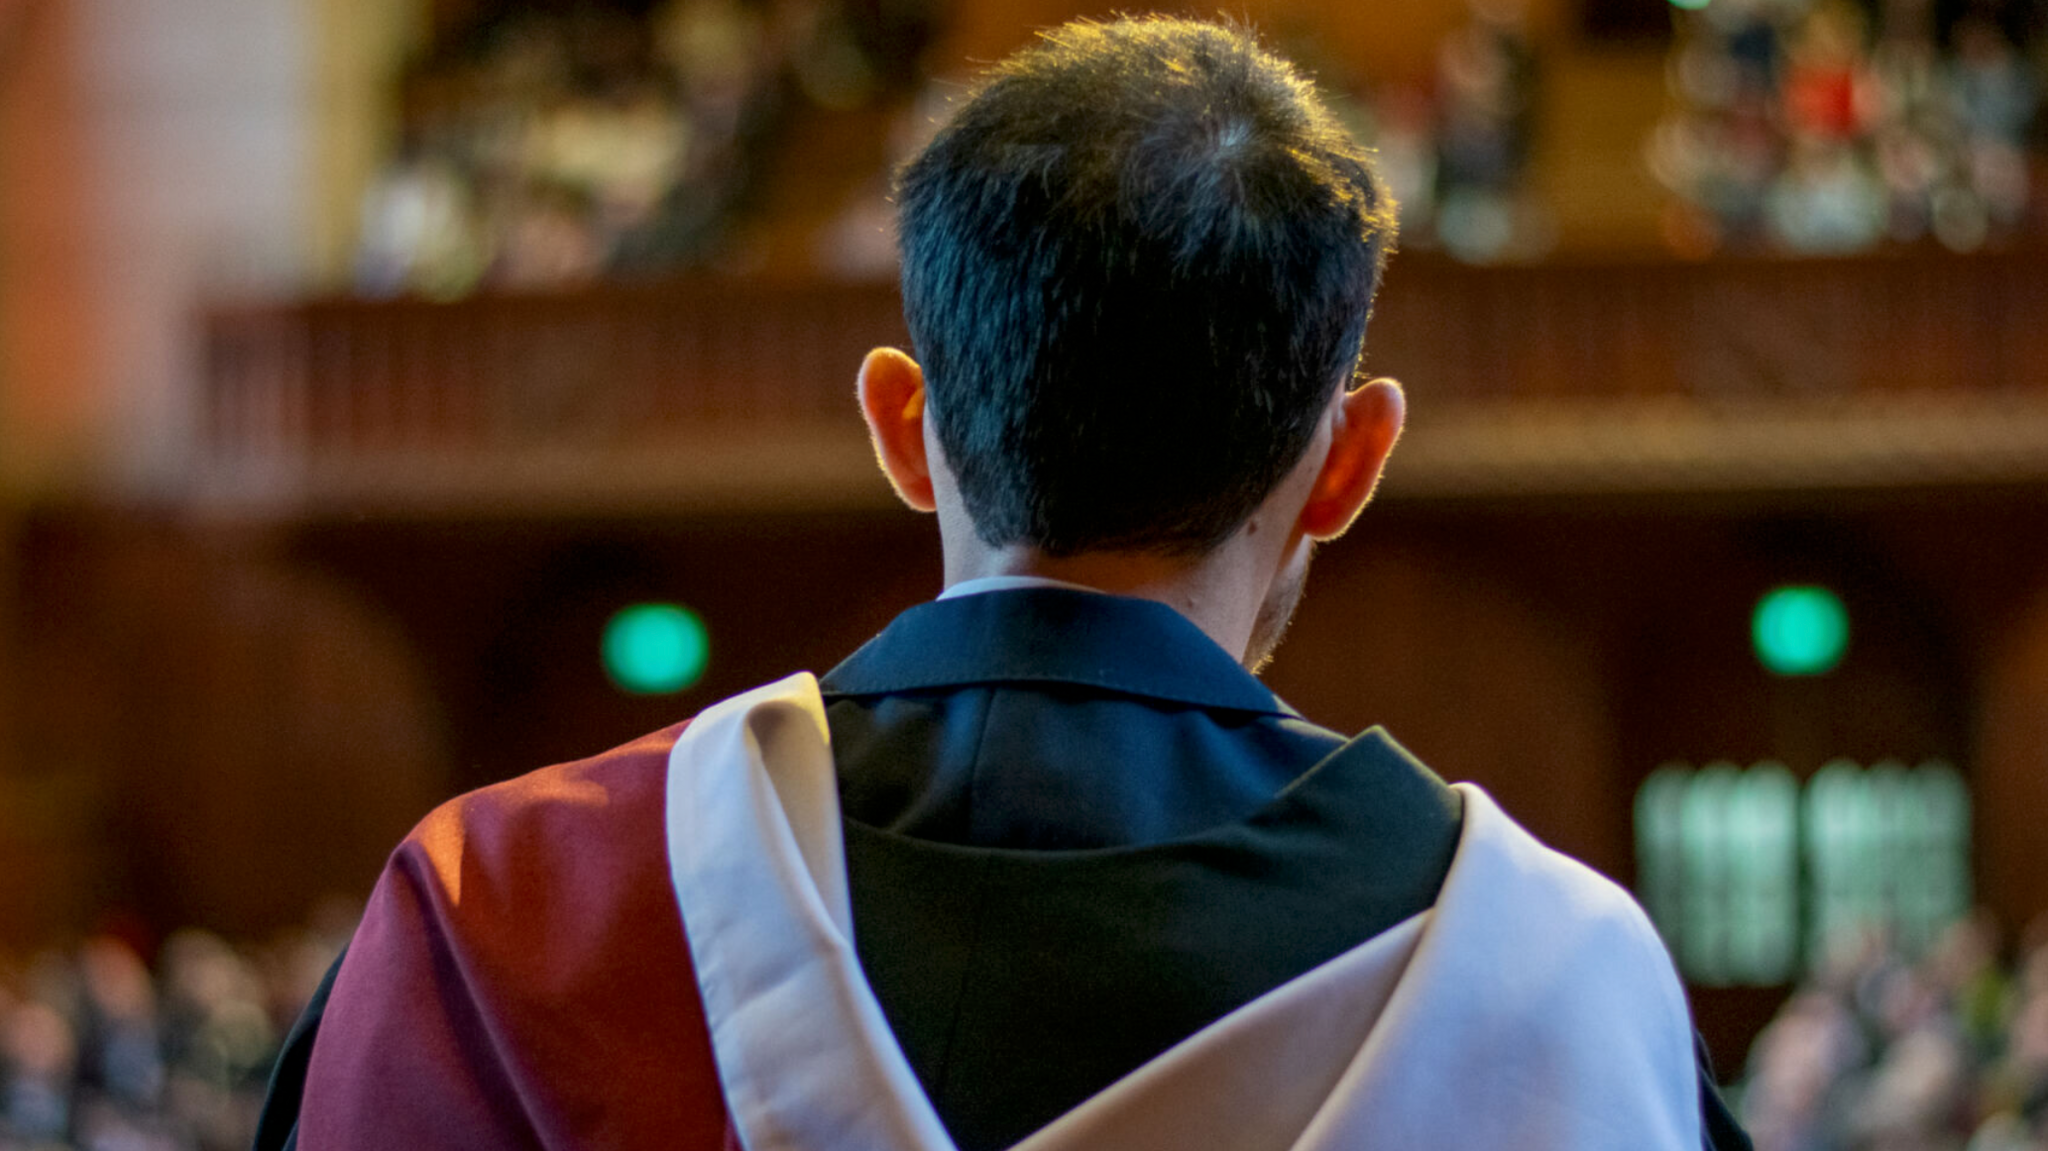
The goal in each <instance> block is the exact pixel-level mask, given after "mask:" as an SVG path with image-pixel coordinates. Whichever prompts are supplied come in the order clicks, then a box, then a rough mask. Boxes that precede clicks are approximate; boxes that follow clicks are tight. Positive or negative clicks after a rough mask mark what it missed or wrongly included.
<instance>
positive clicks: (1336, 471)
mask: <svg viewBox="0 0 2048 1151" xmlns="http://www.w3.org/2000/svg"><path fill="white" fill-rule="evenodd" d="M1331 407H1332V409H1333V411H1332V412H1331V416H1330V450H1329V452H1328V454H1326V455H1325V456H1324V457H1323V466H1322V468H1321V469H1320V470H1319V471H1317V473H1316V480H1315V486H1314V487H1313V488H1311V489H1310V490H1309V497H1308V502H1307V503H1306V504H1304V505H1302V509H1301V518H1300V520H1299V521H1298V522H1299V524H1300V527H1301V531H1302V534H1304V535H1306V536H1308V537H1309V538H1310V539H1313V540H1319V541H1320V540H1333V539H1336V538H1337V537H1338V536H1341V535H1343V534H1344V532H1345V530H1346V529H1348V528H1350V526H1351V521H1352V520H1355V519H1357V518H1358V513H1359V512H1361V511H1364V510H1365V505H1366V504H1367V503H1369V502H1371V500H1372V493H1373V489H1374V488H1375V487H1377V486H1378V485H1379V482H1380V471H1381V470H1382V469H1383V468H1385V467H1386V463H1387V455H1388V453H1390V452H1392V451H1393V450H1394V441H1395V440H1398V439H1400V438H1401V422H1402V420H1403V419H1405V418H1406V416H1407V410H1408V405H1407V400H1406V398H1405V397H1404V396H1402V394H1401V385H1400V384H1399V383H1396V382H1395V381H1393V380H1390V379H1378V380H1372V381H1369V382H1367V383H1364V384H1361V385H1360V386H1358V387H1356V388H1353V389H1351V390H1350V391H1348V392H1344V393H1343V394H1341V395H1339V396H1338V397H1337V398H1336V399H1335V400H1334V401H1333V402H1332V404H1331Z"/></svg>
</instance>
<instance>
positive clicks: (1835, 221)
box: [1649, 0, 2048, 255]
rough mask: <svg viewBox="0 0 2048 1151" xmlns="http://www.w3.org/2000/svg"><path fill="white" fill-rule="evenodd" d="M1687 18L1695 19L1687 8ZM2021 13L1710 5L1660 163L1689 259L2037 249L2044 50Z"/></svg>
mask: <svg viewBox="0 0 2048 1151" xmlns="http://www.w3.org/2000/svg"><path fill="white" fill-rule="evenodd" d="M1685 7H1694V5H1692V4H1686V5H1685ZM2018 8H2019V6H2011V5H2008V6H2002V7H1997V8H1990V7H1984V6H1982V5H1970V6H1964V7H1960V9H1959V10H1957V9H1958V6H1955V5H1945V4H1937V3H1936V0H1879V3H1877V4H1876V5H1875V8H1874V12H1875V15H1874V16H1873V15H1872V11H1873V9H1872V8H1871V7H1867V6H1865V5H1863V4H1858V3H1854V2H1852V0H1711V2H1709V3H1702V4H1700V5H1698V6H1697V10H1696V11H1692V12H1689V13H1684V14H1682V16H1681V18H1680V25H1681V29H1680V42H1679V45H1678V47H1677V49H1676V51H1675V52H1674V54H1673V56H1672V59H1671V65H1670V86H1671V91H1672V93H1673V108H1672V110H1671V111H1670V113H1669V114H1668V115H1667V116H1666V117H1665V118H1664V120H1663V122H1662V123H1661V124H1660V126H1659V127H1658V129H1657V131H1656V133H1655V135H1654V137H1653V140H1652V142H1651V144H1650V148H1649V157H1650V164H1651V167H1652V170H1653V171H1654V173H1655V174H1656V176H1657V177H1658V179H1659V180H1661V181H1662V182H1663V183H1664V185H1665V186H1666V187H1668V188H1669V189H1670V190H1671V191H1672V192H1673V193H1674V194H1675V196H1676V203H1675V204H1674V205H1673V209H1672V211H1671V214H1670V216H1669V218H1668V220H1667V226H1666V235H1667V239H1668V240H1669V241H1670V242H1671V243H1672V245H1673V246H1674V247H1676V248H1678V249H1679V250H1681V251H1687V252H1690V253H1692V254H1697V255H1705V254H1708V253H1711V252H1714V251H1720V250H1736V251H1757V250H1789V251H1797V252H1822V253H1827V252H1854V251H1861V250H1864V249H1868V248H1871V247H1874V246H1876V245H1879V244H1885V243H1892V244H1910V243H1914V242H1919V241H1923V240H1928V239H1931V240H1932V241H1935V242H1938V243H1940V244H1942V245H1944V246H1946V247H1948V248H1950V249H1953V250H1956V251H1971V250H1975V249H1978V248H1982V247H1985V246H1987V245H1994V244H1997V243H2000V242H2004V241H2009V240H2012V239H2014V238H2016V237H2018V236H2021V235H2023V234H2038V233H2039V232H2040V231H2041V230H2042V227H2043V221H2042V220H2041V219H2040V211H2041V209H2040V202H2039V197H2038V196H2037V195H2036V193H2035V185H2036V184H2037V183H2038V182H2039V179H2040V177H2041V168H2042V166H2043V149H2042V140H2041V133H2042V129H2043V128H2044V125H2043V124H2042V122H2041V117H2040V116H2039V115H2038V113H2039V109H2040V104H2041V75H2042V72H2043V64H2044V63H2048V36H2043V35H2041V33H2040V30H2039V29H2038V28H2032V27H2029V26H2028V24H2027V22H2026V21H2025V20H2024V19H2022V15H2023V13H2022V14H2020V15H2014V14H2011V13H2009V11H2008V10H2009V9H2010V10H2013V11H2017V10H2018Z"/></svg>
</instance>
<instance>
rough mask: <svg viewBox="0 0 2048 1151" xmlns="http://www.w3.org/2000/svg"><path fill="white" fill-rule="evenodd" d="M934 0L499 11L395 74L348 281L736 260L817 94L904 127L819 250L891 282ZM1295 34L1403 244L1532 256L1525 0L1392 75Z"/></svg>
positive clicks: (1538, 232)
mask: <svg viewBox="0 0 2048 1151" xmlns="http://www.w3.org/2000/svg"><path fill="white" fill-rule="evenodd" d="M941 7H942V5H941V4H940V3H939V2H938V0H662V2H658V3H654V2H649V0H606V2H604V3H593V4H585V5H574V6H567V5H545V4H531V5H522V4H509V5H499V6H494V7H492V8H490V9H489V11H490V12H491V13H492V14H491V15H490V16H489V17H488V18H485V19H481V20H479V21H478V22H476V23H475V24H474V25H473V26H471V27H468V28H465V29H462V30H459V31H458V32H456V33H455V34H452V35H450V36H448V37H446V38H445V41H446V42H445V43H441V44H437V45H436V46H435V47H434V49H433V50H432V51H431V52H430V53H429V54H428V55H426V56H425V57H424V58H422V59H420V60H419V61H417V62H416V63H415V64H413V65H412V66H411V67H410V68H409V69H408V70H407V73H406V75H405V76H404V77H403V79H402V82H401V85H400V88H401V91H400V121H401V124H400V134H399V145H398V147H397V149H396V152H395V154H394V155H393V156H392V158H391V159H390V161H389V163H388V164H387V165H386V167H385V170H384V172H383V174H382V175H381V177H380V178H379V179H378V180H377V181H376V183H375V184H374V186H373V187H372V188H371V190H370V192H369V195H368V196H367V197H366V200H365V203H364V206H363V212H362V221H361V228H360V237H359V243H358V258H357V266H356V274H355V281H356V288H357V290H359V291H361V292H364V293H366V294H369V295H392V294H401V293H403V294H414V295H421V296H426V297H430V298H446V297H453V296H460V295H463V294H466V293H469V292H471V291H475V290H479V289H490V288H499V289H505V288H510V289H517V288H527V287H539V286H552V285H565V284H575V283H578V282H583V281H588V280H592V279H596V278H599V277H606V276H630V275H633V274H635V273H639V272H662V271H674V270H683V269H690V268H695V267H703V266H707V265H713V266H727V265H739V266H744V264H745V253H744V251H742V250H740V249H739V248H738V247H737V246H736V244H735V242H734V241H735V232H736V229H737V226H738V225H739V224H740V223H741V221H742V220H743V219H744V218H745V217H746V215H747V213H748V212H749V210H750V209H752V208H755V207H757V206H758V205H759V202H760V200H761V195H762V192H763V179H764V172H765V170H766V169H767V167H768V162H769V161H770V160H771V159H772V156H773V154H774V152H775V149H776V147H777V145H778V144H779V143H780V142H781V141H782V140H783V139H784V138H785V133H786V131H787V129H788V128H789V126H790V124H791V122H792V121H793V119H794V118H795V117H797V116H800V115H802V114H804V113H805V112H806V110H810V111H816V110H820V109H822V110H826V111H847V110H857V109H863V108H873V109H880V110H882V111H884V112H885V113H886V115H885V119H886V120H887V121H888V123H889V124H890V125H891V127H890V128H889V129H888V135H887V140H886V154H887V159H888V163H885V164H882V165H878V166H877V170H875V171H874V172H873V173H871V174H870V179H868V181H867V182H866V184H865V185H864V186H862V187H861V188H859V189H857V191H856V193H855V194H854V195H853V196H852V197H851V198H850V199H849V200H848V201H847V202H846V203H845V204H844V205H843V206H842V207H841V208H839V209H837V211H838V219H837V222H836V223H835V224H834V225H832V226H831V227H829V228H827V229H826V232H825V234H824V235H823V236H821V237H820V238H819V240H818V244H817V251H816V253H815V254H816V260H815V263H816V265H817V267H818V268H819V269H820V270H823V271H826V272H831V273H837V274H843V275H852V276H876V275H880V276H886V275H888V274H891V273H893V271H894V267H895V263H894V261H895V252H894V248H893V237H892V235H891V232H890V229H891V220H890V215H891V213H890V210H889V207H888V202H887V196H888V179H889V171H888V169H889V168H890V167H892V166H893V164H894V163H895V162H898V161H900V160H902V159H904V158H906V157H907V156H909V155H910V154H911V153H912V152H913V151H914V150H915V149H917V148H918V147H920V146H922V144H923V143H924V142H925V141H926V140H928V139H929V138H930V136H931V134H932V133H933V132H934V131H936V128H937V125H938V124H939V123H940V122H941V121H942V120H943V119H944V118H945V116H946V114H947V109H948V106H949V103H950V100H951V97H952V96H953V95H954V94H956V93H957V92H958V90H959V82H958V81H957V80H955V79H948V78H942V77H935V76H933V75H931V74H930V73H929V72H928V71H926V69H925V68H924V54H925V49H926V47H927V46H928V45H929V43H930V42H931V40H932V39H933V37H934V35H935V32H936V29H937V19H938V17H937V13H938V11H939V9H940V8H941ZM1285 39H1286V38H1285V37H1283V40H1285ZM1282 47H1283V49H1284V50H1285V51H1287V52H1288V53H1289V54H1290V55H1292V56H1294V57H1295V58H1296V59H1299V60H1301V61H1303V62H1305V63H1307V64H1309V65H1310V66H1311V67H1312V69H1313V70H1314V71H1316V72H1317V73H1318V74H1319V75H1321V76H1322V78H1323V79H1324V80H1325V81H1326V82H1327V83H1328V86H1329V87H1330V88H1332V89H1333V90H1334V91H1335V92H1336V94H1337V96H1338V102H1339V104H1340V107H1341V110H1342V111H1343V113H1344V114H1345V115H1347V116H1349V117H1350V118H1351V119H1352V120H1353V121H1354V124H1353V126H1354V128H1355V129H1356V130H1357V131H1358V132H1359V134H1360V135H1361V136H1362V137H1363V138H1364V139H1366V140H1367V141H1369V142H1372V143H1374V144H1376V146H1377V147H1378V148H1379V150H1380V152H1381V156H1382V160H1383V167H1384V168H1385V171H1386V174H1387V176H1388V179H1389V182H1390V183H1391V184H1392V185H1393V188H1394V191H1395V194H1396V197H1397V198H1398V199H1399V200H1400V201H1401V203H1402V206H1403V229H1404V242H1405V243H1408V244H1409V245H1410V246H1416V247H1431V246H1438V245H1441V246H1442V247H1444V248H1446V249H1448V250H1449V251H1451V252H1452V253H1453V254H1454V255H1457V256H1459V257H1461V258H1465V259H1471V260H1482V261H1483V260H1494V259H1514V258H1526V257H1528V256H1532V255H1537V254H1541V251H1542V250H1543V248H1545V247H1546V246H1547V243H1548V229H1547V225H1546V224H1545V217H1544V215H1543V213H1542V211H1541V207H1540V205H1538V204H1537V203H1536V202H1535V201H1534V200H1533V199H1532V198H1531V197H1530V196H1529V195H1528V194H1527V180H1526V178H1525V177H1526V173H1527V169H1528V164H1529V156H1530V151H1531V142H1532V140H1533V138H1534V128H1535V120H1536V115H1535V113H1536V108H1535V84H1536V52H1535V50H1534V49H1533V47H1532V45H1531V43H1530V41H1529V39H1528V37H1527V34H1526V31H1525V29H1524V27H1523V15H1522V11H1521V4H1520V0H1473V4H1472V14H1471V18H1470V20H1469V21H1468V22H1467V24H1466V26H1465V27H1463V28H1462V29H1461V30H1459V31H1458V32H1457V33H1455V34H1454V35H1452V36H1451V37H1450V38H1448V39H1447V40H1446V41H1445V42H1444V44H1443V45H1442V48H1441V51H1440V53H1439V57H1438V60H1437V61H1436V65H1435V68H1434V70H1433V74H1432V75H1429V76H1427V77H1421V78H1411V79H1409V80H1407V81H1404V82H1402V83H1400V84H1398V85H1396V84H1371V83H1367V82H1365V81H1363V80H1359V79H1356V78H1353V77H1351V76H1350V74H1349V70H1348V69H1347V68H1346V67H1345V65H1344V63H1343V62H1342V61H1333V60H1329V59H1326V58H1322V57H1321V56H1320V53H1319V50H1318V48H1317V46H1316V43H1315V38H1314V36H1313V34H1312V31H1304V32H1303V33H1302V34H1301V35H1299V36H1298V37H1295V38H1294V42H1285V43H1283V44H1282ZM798 167H801V165H799V166H798ZM826 214H827V215H830V214H831V212H830V211H828V212H827V213H826Z"/></svg>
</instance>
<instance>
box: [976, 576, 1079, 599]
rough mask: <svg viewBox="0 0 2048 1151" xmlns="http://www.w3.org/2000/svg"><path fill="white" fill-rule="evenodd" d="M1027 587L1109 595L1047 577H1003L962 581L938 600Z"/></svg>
mask: <svg viewBox="0 0 2048 1151" xmlns="http://www.w3.org/2000/svg"><path fill="white" fill-rule="evenodd" d="M1027 587H1063V588H1066V589H1067V590H1068V591H1085V592H1094V593H1095V594H1097V595H1107V594H1109V593H1107V592H1105V591H1103V590H1101V589H1100V588H1092V587H1089V586H1088V585H1087V584H1078V583H1068V582H1067V581H1066V580H1063V579H1052V578H1050V577H1048V576H1029V575H1005V576H982V577H981V578H979V579H964V580H961V581H960V582H959V583H956V584H954V585H953V586H951V587H949V588H947V589H946V590H945V591H942V592H940V593H939V598H940V599H959V598H960V597H961V596H963V595H980V594H982V593H983V592H992V591H1016V590H1017V589H1019V588H1027Z"/></svg>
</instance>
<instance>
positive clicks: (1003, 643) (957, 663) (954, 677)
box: [819, 587, 1294, 715]
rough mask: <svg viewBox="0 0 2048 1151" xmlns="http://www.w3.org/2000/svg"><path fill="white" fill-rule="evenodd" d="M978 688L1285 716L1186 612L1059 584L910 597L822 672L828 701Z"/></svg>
mask: <svg viewBox="0 0 2048 1151" xmlns="http://www.w3.org/2000/svg"><path fill="white" fill-rule="evenodd" d="M978 683H1067V684H1075V685H1079V686H1084V687H1093V688H1098V689H1104V690H1109V691H1117V692H1123V693H1125V694H1128V695H1136V696H1144V697H1148V698H1152V699H1160V700H1168V701H1172V702H1175V703H1184V704H1192V705H1194V706H1196V707H1207V708H1223V709H1228V710H1234V711H1251V712H1268V713H1272V714H1277V715H1293V714H1294V712H1293V709H1292V708H1289V707H1288V706H1287V705H1286V704H1285V703H1282V702H1281V701H1280V700H1279V698H1278V697H1276V696H1275V695H1274V694H1273V693H1272V692H1271V691H1269V690H1268V689H1267V688H1266V686H1265V685H1264V684H1262V683H1260V682H1259V681H1258V680H1257V679H1256V678H1254V677H1253V676H1252V675H1251V673H1249V672H1247V671H1245V669H1244V668H1243V667H1242V666H1241V665H1239V663H1238V662H1237V661H1236V660H1235V659H1233V658H1231V656H1230V653H1228V652H1226V651H1224V650H1223V649H1222V648H1221V647H1218V646H1217V645H1216V642H1215V641H1214V640H1212V639H1210V638H1209V637H1208V635H1207V634H1205V633H1204V632H1203V631H1202V630H1201V629H1200V628H1198V627H1196V626H1195V625H1194V624H1193V623H1192V622H1190V621H1189V620H1188V619H1187V617H1186V616H1183V615H1181V614H1180V613H1179V612H1177V611H1175V610H1173V609H1172V608H1170V607H1167V606H1166V605H1165V604H1162V603H1156V602H1153V601H1151V600H1144V599H1132V598H1129V597H1125V596H1112V595H1104V594H1100V593H1097V592H1090V591H1069V590H1067V589H1064V588H1045V587H1034V588H1022V589H1016V590H1009V591H991V592H983V593H981V594H978V595H968V596H959V597H956V598H953V599H945V600H935V601H933V602H931V603H926V604H920V605H918V606H917V607H914V608H911V609H910V610H909V611H907V612H904V613H903V614H902V615H900V616H897V617H896V620H895V622H893V623H891V624H890V625H889V626H888V628H887V629H885V630H884V631H883V632H882V634H881V635H878V636H876V637H875V638H874V639H872V640H870V641H868V643H867V644H866V645H864V646H863V647H862V648H861V649H860V650H859V651H856V652H854V653H853V654H852V655H851V656H849V657H847V659H846V661H845V662H844V663H842V664H840V665H839V666H838V667H836V668H833V669H832V670H831V671H830V672H827V673H826V675H825V677H824V679H823V680H822V681H821V682H820V685H819V686H820V687H821V688H823V690H824V692H825V694H826V695H827V696H835V695H838V696H849V695H887V694H894V693H898V692H909V691H923V690H933V689H940V688H949V687H960V686H965V685H968V684H978Z"/></svg>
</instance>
